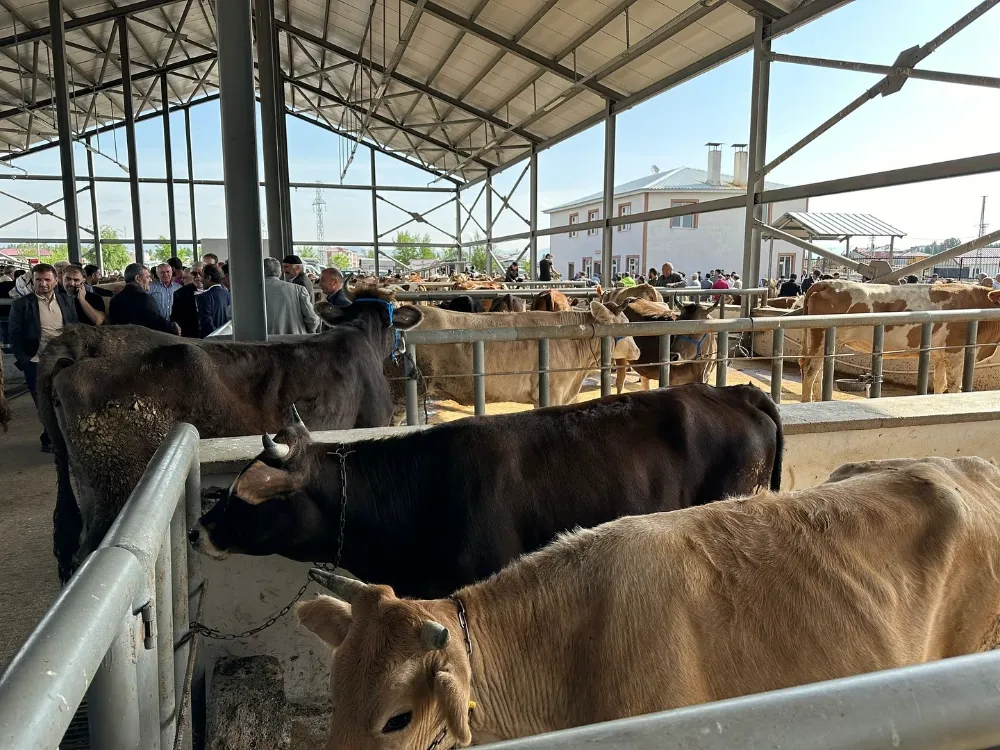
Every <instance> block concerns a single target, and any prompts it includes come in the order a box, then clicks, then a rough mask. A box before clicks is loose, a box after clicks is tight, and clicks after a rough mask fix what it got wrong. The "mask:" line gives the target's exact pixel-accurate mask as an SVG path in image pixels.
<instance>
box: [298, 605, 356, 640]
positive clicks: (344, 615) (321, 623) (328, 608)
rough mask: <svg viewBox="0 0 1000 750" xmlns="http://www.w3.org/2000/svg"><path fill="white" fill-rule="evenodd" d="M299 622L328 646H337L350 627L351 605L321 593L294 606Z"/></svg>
mask: <svg viewBox="0 0 1000 750" xmlns="http://www.w3.org/2000/svg"><path fill="white" fill-rule="evenodd" d="M295 614H296V615H297V616H298V618H299V623H300V624H301V625H302V626H304V627H305V628H306V629H307V630H311V631H312V632H313V633H315V634H316V635H317V636H319V639H320V640H321V641H323V643H325V644H326V645H327V646H329V647H330V648H337V647H339V646H340V644H341V643H343V642H344V639H345V638H346V637H347V631H348V629H350V627H351V605H350V604H348V603H347V602H342V601H340V599H334V598H333V597H332V596H326V595H325V594H321V595H319V596H317V597H316V598H315V599H313V600H311V601H308V602H302V603H301V604H299V605H298V606H296V607H295Z"/></svg>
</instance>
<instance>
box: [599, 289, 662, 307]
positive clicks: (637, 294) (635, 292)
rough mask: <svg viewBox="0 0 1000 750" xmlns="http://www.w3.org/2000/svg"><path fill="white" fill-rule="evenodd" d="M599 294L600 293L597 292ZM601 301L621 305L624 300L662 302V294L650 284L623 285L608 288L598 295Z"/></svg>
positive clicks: (606, 303)
mask: <svg viewBox="0 0 1000 750" xmlns="http://www.w3.org/2000/svg"><path fill="white" fill-rule="evenodd" d="M599 294H600V293H599ZM600 297H601V302H603V303H604V304H605V305H621V304H622V303H623V302H625V300H627V299H629V298H632V299H644V300H647V301H649V302H663V295H662V294H660V292H659V291H658V290H657V288H656V287H655V286H651V285H650V284H637V285H636V286H623V287H619V288H618V289H610V290H608V291H606V292H604V293H603V294H601V295H600Z"/></svg>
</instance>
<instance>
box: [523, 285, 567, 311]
mask: <svg viewBox="0 0 1000 750" xmlns="http://www.w3.org/2000/svg"><path fill="white" fill-rule="evenodd" d="M531 309H532V310H535V311H538V312H565V311H567V310H569V309H570V303H569V297H567V296H566V295H565V294H563V293H562V292H560V291H559V290H558V289H546V290H545V291H544V292H539V293H538V294H537V295H535V298H534V299H533V300H532V301H531Z"/></svg>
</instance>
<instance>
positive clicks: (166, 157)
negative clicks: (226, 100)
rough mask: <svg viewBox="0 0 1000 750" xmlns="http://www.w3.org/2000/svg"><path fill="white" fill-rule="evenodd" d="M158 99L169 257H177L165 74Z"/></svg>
mask: <svg viewBox="0 0 1000 750" xmlns="http://www.w3.org/2000/svg"><path fill="white" fill-rule="evenodd" d="M160 98H161V99H162V100H163V102H162V104H163V163H164V166H165V167H166V172H167V221H168V222H169V223H170V255H171V257H173V258H176V257H177V212H176V208H177V207H176V206H175V205H174V154H173V143H172V141H171V139H170V91H169V90H168V89H167V74H166V73H164V74H163V75H162V76H160Z"/></svg>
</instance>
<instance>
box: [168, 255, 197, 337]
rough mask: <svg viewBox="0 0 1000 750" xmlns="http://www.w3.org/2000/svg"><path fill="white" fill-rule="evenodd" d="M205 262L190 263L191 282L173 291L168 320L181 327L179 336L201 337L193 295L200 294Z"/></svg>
mask: <svg viewBox="0 0 1000 750" xmlns="http://www.w3.org/2000/svg"><path fill="white" fill-rule="evenodd" d="M204 268H205V264H204V263H202V262H201V261H198V262H197V263H192V264H191V269H190V271H189V273H190V274H191V283H190V284H185V285H184V286H182V287H181V288H180V289H178V290H177V291H176V292H174V306H173V307H172V308H171V310H170V320H171V321H172V322H174V323H176V324H177V325H178V326H179V327H180V329H181V336H184V337H186V338H190V339H200V338H201V321H200V320H199V319H198V305H197V304H196V303H195V297H196V296H197V295H199V294H201V290H202V288H203V286H202V283H201V280H202V278H203V274H204Z"/></svg>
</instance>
